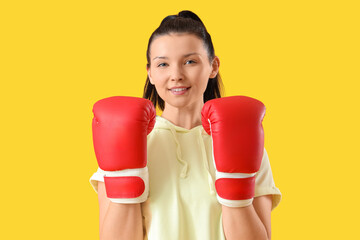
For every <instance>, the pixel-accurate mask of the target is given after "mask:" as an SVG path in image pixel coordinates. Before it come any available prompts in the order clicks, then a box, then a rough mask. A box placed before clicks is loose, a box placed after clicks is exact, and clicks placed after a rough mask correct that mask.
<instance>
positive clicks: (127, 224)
mask: <svg viewBox="0 0 360 240" xmlns="http://www.w3.org/2000/svg"><path fill="white" fill-rule="evenodd" d="M98 198H99V210H100V213H99V215H100V219H99V223H100V227H99V229H100V231H99V232H100V240H113V239H134V240H141V239H143V231H142V217H141V208H140V203H136V204H121V203H114V202H111V201H110V200H109V199H108V198H107V197H106V191H105V184H104V183H103V182H99V185H98Z"/></svg>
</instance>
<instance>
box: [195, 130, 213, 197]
mask: <svg viewBox="0 0 360 240" xmlns="http://www.w3.org/2000/svg"><path fill="white" fill-rule="evenodd" d="M202 131H203V129H201V128H199V135H198V137H199V142H200V145H201V155H202V159H203V162H204V166H205V169H206V171H207V175H208V183H209V190H210V194H215V189H214V180H213V178H212V176H211V174H210V168H209V163H208V160H207V156H206V151H205V144H204V140H203V138H202Z"/></svg>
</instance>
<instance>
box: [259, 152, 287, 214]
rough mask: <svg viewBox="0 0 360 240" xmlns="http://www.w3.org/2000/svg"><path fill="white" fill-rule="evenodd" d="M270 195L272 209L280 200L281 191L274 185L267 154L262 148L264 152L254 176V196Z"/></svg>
mask: <svg viewBox="0 0 360 240" xmlns="http://www.w3.org/2000/svg"><path fill="white" fill-rule="evenodd" d="M262 195H272V209H271V210H274V208H276V207H277V206H278V205H279V203H280V201H281V192H280V190H279V189H278V188H277V187H276V186H275V182H274V178H273V175H272V171H271V166H270V161H269V157H268V154H267V152H266V150H265V148H264V154H263V158H262V161H261V166H260V169H259V171H258V172H257V173H256V176H255V197H259V196H262Z"/></svg>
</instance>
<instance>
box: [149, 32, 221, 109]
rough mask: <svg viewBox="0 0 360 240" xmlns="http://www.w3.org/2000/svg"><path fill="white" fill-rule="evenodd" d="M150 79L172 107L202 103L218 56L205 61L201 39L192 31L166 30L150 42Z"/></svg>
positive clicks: (216, 65) (205, 55)
mask: <svg viewBox="0 0 360 240" xmlns="http://www.w3.org/2000/svg"><path fill="white" fill-rule="evenodd" d="M150 47H151V48H150V59H151V63H150V67H149V68H147V71H148V76H149V79H150V83H151V84H153V85H155V88H156V91H157V93H158V94H159V96H160V97H161V98H162V99H163V100H164V101H165V108H166V106H168V105H171V106H173V107H177V108H182V107H191V106H193V105H194V104H199V101H200V103H201V104H203V94H204V92H205V89H206V86H207V83H208V80H209V78H214V77H215V76H216V74H217V73H218V66H219V59H218V58H217V57H215V59H214V61H213V62H212V63H210V62H209V59H208V53H207V51H206V49H205V48H204V46H203V41H202V40H201V39H199V38H198V37H196V36H195V35H193V34H187V33H184V34H178V33H176V34H169V35H164V36H160V37H158V38H156V39H154V40H153V42H152V43H151V46H150Z"/></svg>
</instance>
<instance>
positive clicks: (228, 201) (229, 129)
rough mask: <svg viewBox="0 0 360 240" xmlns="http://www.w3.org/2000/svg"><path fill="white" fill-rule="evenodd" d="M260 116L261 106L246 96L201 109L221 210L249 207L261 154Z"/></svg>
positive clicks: (222, 99)
mask: <svg viewBox="0 0 360 240" xmlns="http://www.w3.org/2000/svg"><path fill="white" fill-rule="evenodd" d="M264 115H265V106H264V104H263V103H262V102H260V101H258V100H256V99H254V98H250V97H246V96H233V97H224V98H217V99H212V100H209V101H207V102H206V103H205V104H204V106H203V108H202V111H201V116H202V125H203V127H204V129H205V131H206V132H207V133H208V134H209V135H211V137H212V141H213V158H214V162H215V166H216V181H215V188H216V192H217V198H218V201H219V202H220V203H221V204H223V205H225V206H228V207H245V206H248V205H250V204H251V203H252V200H253V197H254V194H255V174H256V172H257V171H258V170H259V168H260V165H261V160H262V157H263V151H264V130H263V126H262V120H263V118H264Z"/></svg>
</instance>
